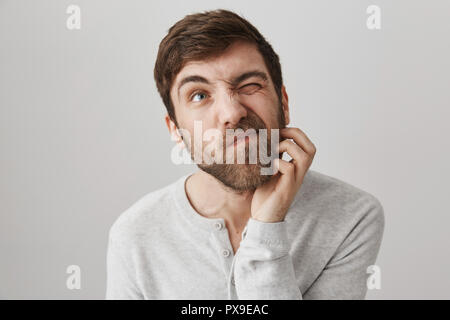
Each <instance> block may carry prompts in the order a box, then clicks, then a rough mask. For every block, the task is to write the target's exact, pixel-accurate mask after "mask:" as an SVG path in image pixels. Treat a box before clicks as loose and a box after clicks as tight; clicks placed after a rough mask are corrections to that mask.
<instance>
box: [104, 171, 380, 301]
mask: <svg viewBox="0 0 450 320" xmlns="http://www.w3.org/2000/svg"><path fill="white" fill-rule="evenodd" d="M188 176H189V175H185V176H183V177H181V178H179V179H178V180H177V181H175V182H173V183H171V184H170V185H168V186H166V187H163V188H161V189H159V190H156V191H153V192H150V193H148V194H146V195H144V196H142V197H141V198H138V200H137V201H136V202H135V203H134V204H133V205H131V207H129V208H128V209H127V210H126V211H125V212H123V213H122V214H121V215H120V216H119V218H118V219H117V220H116V221H115V223H114V224H113V225H112V227H111V229H110V232H109V244H108V253H107V289H106V298H107V299H204V300H208V299H231V300H236V299H298V300H299V299H305V300H307V299H364V298H365V295H366V293H367V279H368V277H369V276H370V274H369V273H368V268H369V266H371V265H373V264H374V263H375V261H376V257H377V255H378V252H379V249H380V245H381V240H382V235H383V230H384V210H383V207H382V205H381V204H380V202H379V200H378V199H377V198H376V197H374V196H373V195H371V194H369V193H368V192H366V191H363V190H361V189H359V188H357V187H355V186H352V185H350V184H348V183H346V182H343V181H341V180H338V179H336V178H332V177H330V176H327V175H324V174H322V173H319V172H317V171H313V170H308V171H307V173H306V175H305V177H304V180H303V183H302V185H301V187H300V189H299V191H298V192H297V194H296V196H295V198H294V200H293V202H292V204H291V206H290V208H289V209H288V211H287V214H286V216H285V219H284V220H283V221H281V222H276V223H265V222H261V221H258V220H254V219H252V218H250V219H249V220H248V222H247V225H246V227H245V229H244V231H243V233H242V240H241V242H240V245H239V248H238V250H237V251H236V254H234V253H233V249H232V246H231V243H230V239H229V236H228V232H227V228H226V226H225V222H224V219H222V218H207V217H204V216H202V215H200V214H199V213H198V212H196V211H195V210H194V208H193V207H192V205H191V204H190V202H189V199H188V198H187V195H186V191H185V181H186V179H187V177H188Z"/></svg>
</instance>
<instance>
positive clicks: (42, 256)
mask: <svg viewBox="0 0 450 320" xmlns="http://www.w3.org/2000/svg"><path fill="white" fill-rule="evenodd" d="M70 4H77V5H79V6H80V7H81V30H75V31H69V30H68V29H67V28H66V19H67V17H68V14H66V8H67V6H68V5H70ZM371 4H376V5H378V6H380V7H381V19H382V20H381V30H375V31H374V30H368V29H367V27H366V19H367V16H368V15H367V13H366V8H367V7H368V6H369V5H371ZM216 8H227V9H232V10H234V11H235V12H237V13H239V14H242V15H244V17H246V18H247V19H249V20H250V22H252V23H253V24H254V25H255V26H256V27H257V28H259V30H260V31H261V32H262V33H263V34H264V35H265V36H266V38H267V39H268V40H269V41H270V42H271V44H272V45H273V47H274V49H275V51H277V52H278V54H279V56H280V58H281V63H282V67H283V73H284V81H285V85H286V88H287V92H288V94H289V98H290V99H289V100H290V109H291V117H292V123H291V124H292V125H294V126H298V127H300V128H302V129H303V130H304V131H305V132H306V133H307V134H308V136H309V137H310V138H311V140H312V141H313V142H314V143H315V144H316V146H317V149H318V151H317V154H316V157H315V161H314V163H313V165H312V167H311V168H312V169H314V170H317V171H319V172H322V173H325V174H328V175H331V176H334V177H336V178H339V179H342V180H344V181H346V182H349V183H351V184H353V185H356V186H358V187H359V188H362V189H364V190H366V191H368V192H370V193H372V194H373V195H375V196H376V197H377V198H378V199H380V201H381V202H382V204H383V206H384V209H385V214H386V229H385V236H384V239H383V244H382V247H381V252H380V254H379V258H378V260H377V265H379V266H380V268H381V290H372V291H369V292H368V295H367V298H368V299H402V298H404V299H431V298H438V299H443V298H446V299H448V298H450V293H449V288H450V275H449V270H450V257H449V249H448V245H449V243H450V241H449V240H450V236H449V232H448V228H449V225H450V217H449V213H450V212H449V187H448V181H449V180H450V174H449V168H448V164H449V163H450V153H449V151H448V147H449V134H448V118H449V115H450V112H449V107H450V87H449V84H450V79H449V77H450V76H449V74H450V64H449V57H450V44H449V41H450V40H449V39H450V32H449V31H450V2H449V1H384V0H383V1H381V0H378V1H361V0H359V1H356V0H355V1H332V0H330V1H317V0H314V1H280V0H278V1H211V0H208V1H167V0H165V1H106V0H105V1H75V0H72V1H61V0H60V1H56V0H55V1H34V0H33V1H4V0H3V1H1V0H0V46H1V47H0V152H1V153H0V154H1V157H0V161H1V162H0V177H1V180H0V203H1V206H0V214H1V216H0V298H7V299H9V298H18V299H23V298H30V299H49V298H60V299H81V298H86V299H103V298H104V293H105V279H106V277H105V276H106V275H105V261H106V245H107V233H108V230H109V227H110V226H111V224H112V223H113V222H114V220H115V219H116V218H117V217H118V215H119V214H120V213H121V212H123V211H124V210H125V209H126V208H128V207H129V206H130V205H131V204H132V203H133V202H135V201H136V200H137V199H139V198H140V197H141V196H143V195H145V194H146V193H148V192H150V191H153V190H156V189H158V188H160V187H162V186H165V185H167V184H169V183H171V182H173V181H174V180H175V179H177V178H178V177H179V176H180V175H182V174H185V173H188V172H191V171H192V170H194V169H195V167H193V166H175V165H174V164H172V163H171V162H170V150H171V148H172V146H173V142H172V141H171V140H170V137H169V134H168V133H167V129H166V127H165V124H164V121H163V117H164V115H165V108H164V106H163V104H162V101H161V99H160V97H159V95H158V94H157V91H156V87H155V83H154V80H153V65H154V61H155V57H156V53H157V48H158V44H159V42H160V40H161V39H162V37H163V36H164V35H165V34H166V32H167V30H168V28H169V27H170V26H171V25H172V24H173V23H175V22H176V21H177V20H179V19H180V18H182V17H184V16H185V15H186V14H189V13H193V12H197V11H201V10H207V9H216ZM71 264H76V265H79V266H80V267H81V271H82V274H81V276H82V277H81V289H80V290H68V289H67V288H66V278H67V277H68V275H67V274H66V268H67V266H68V265H71Z"/></svg>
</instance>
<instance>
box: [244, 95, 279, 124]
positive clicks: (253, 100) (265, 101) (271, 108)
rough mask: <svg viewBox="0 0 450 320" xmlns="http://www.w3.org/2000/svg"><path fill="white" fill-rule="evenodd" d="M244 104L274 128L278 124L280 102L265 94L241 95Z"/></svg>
mask: <svg viewBox="0 0 450 320" xmlns="http://www.w3.org/2000/svg"><path fill="white" fill-rule="evenodd" d="M240 101H241V103H242V105H244V106H245V107H247V108H248V109H251V110H252V111H253V112H254V113H256V115H257V116H258V117H260V118H261V119H262V120H263V121H264V123H265V124H266V126H269V127H270V128H274V127H276V126H277V124H278V108H279V107H278V102H277V100H274V99H273V98H270V97H268V96H266V95H264V94H255V95H251V96H245V97H241V99H240Z"/></svg>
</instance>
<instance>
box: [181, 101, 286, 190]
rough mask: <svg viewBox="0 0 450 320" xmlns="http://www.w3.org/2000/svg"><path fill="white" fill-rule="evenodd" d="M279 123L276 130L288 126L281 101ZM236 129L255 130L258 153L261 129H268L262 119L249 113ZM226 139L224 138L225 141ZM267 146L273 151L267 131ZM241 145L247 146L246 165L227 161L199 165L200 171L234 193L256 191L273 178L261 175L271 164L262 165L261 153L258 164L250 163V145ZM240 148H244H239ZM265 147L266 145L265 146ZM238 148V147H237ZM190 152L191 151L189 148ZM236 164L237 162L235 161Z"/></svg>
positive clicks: (246, 143)
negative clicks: (259, 131) (262, 170)
mask: <svg viewBox="0 0 450 320" xmlns="http://www.w3.org/2000/svg"><path fill="white" fill-rule="evenodd" d="M277 121H278V127H279V128H274V129H281V128H284V127H285V126H286V124H285V118H284V113H283V110H282V107H281V101H280V104H279V109H278V115H277ZM233 129H234V130H236V129H242V130H243V131H244V132H245V131H246V130H248V129H255V131H256V133H257V135H256V136H257V142H258V143H257V145H258V151H259V148H260V145H259V139H260V136H259V134H258V130H259V129H267V128H266V125H265V124H264V122H263V121H262V119H261V118H260V117H259V116H258V115H256V114H255V113H254V112H253V111H251V110H249V111H248V116H247V117H246V118H244V119H242V120H241V121H240V122H239V123H238V124H237V125H236V128H233ZM225 140H226V138H225V137H224V138H223V141H225ZM266 141H267V146H266V150H271V148H270V145H271V134H270V132H269V130H267V140H266ZM241 144H245V160H246V161H245V163H243V164H241V163H228V162H227V163H225V162H226V161H222V163H212V164H204V163H201V164H197V166H198V167H199V168H200V170H203V171H204V172H206V173H208V174H210V175H212V176H213V177H214V178H216V179H217V180H219V181H220V182H221V183H222V184H223V185H224V186H225V187H227V188H229V189H231V190H232V191H234V192H245V191H250V190H255V189H256V188H258V187H259V186H261V185H263V184H265V183H266V182H268V181H269V180H270V178H271V177H272V175H273V174H272V175H271V174H264V175H263V174H261V168H262V167H268V166H270V162H269V164H267V165H265V164H262V163H261V161H260V158H259V154H260V153H259V152H258V157H257V161H256V163H249V162H250V161H248V159H249V143H248V142H245V141H244V142H242V143H241ZM223 145H224V147H223V148H224V151H223V155H225V154H226V150H225V149H226V143H224V144H223ZM239 147H242V145H241V146H239ZM263 147H264V145H263ZM229 148H235V146H234V145H233V144H231V145H230V146H229ZM236 148H237V147H236ZM188 150H191V149H190V148H188ZM267 156H269V157H271V159H272V155H271V154H268V153H267ZM191 158H193V154H192V152H191ZM234 162H236V161H234Z"/></svg>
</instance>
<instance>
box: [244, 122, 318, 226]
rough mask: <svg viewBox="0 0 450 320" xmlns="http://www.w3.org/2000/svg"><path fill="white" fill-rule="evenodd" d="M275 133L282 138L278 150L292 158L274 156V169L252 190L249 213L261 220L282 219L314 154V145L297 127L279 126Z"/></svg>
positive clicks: (273, 220) (278, 220) (274, 220)
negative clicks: (270, 176)
mask: <svg viewBox="0 0 450 320" xmlns="http://www.w3.org/2000/svg"><path fill="white" fill-rule="evenodd" d="M279 133H280V138H285V139H286V140H283V141H281V142H280V144H279V153H282V152H287V153H288V154H289V156H290V157H291V158H292V159H291V160H290V161H289V162H288V161H286V160H282V159H275V160H274V165H275V167H276V168H278V171H277V172H276V174H274V175H273V176H272V178H271V179H270V180H269V182H267V183H265V184H264V185H262V186H261V187H259V188H257V189H256V190H255V192H254V194H253V199H252V203H251V217H252V218H253V219H255V220H259V221H262V222H280V221H283V220H284V217H285V216H286V213H287V211H288V209H289V207H290V205H291V203H292V201H293V200H294V197H295V194H296V193H297V191H298V190H299V189H300V186H301V185H302V183H303V178H304V177H305V174H306V171H307V170H308V169H309V167H310V166H311V163H312V161H313V159H314V155H315V154H316V147H315V146H314V144H313V143H312V142H311V141H310V140H309V138H308V137H307V136H306V134H305V133H304V132H303V131H301V130H300V129H299V128H283V129H280V132H279ZM289 139H293V140H294V141H292V140H289ZM276 162H278V163H276Z"/></svg>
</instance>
